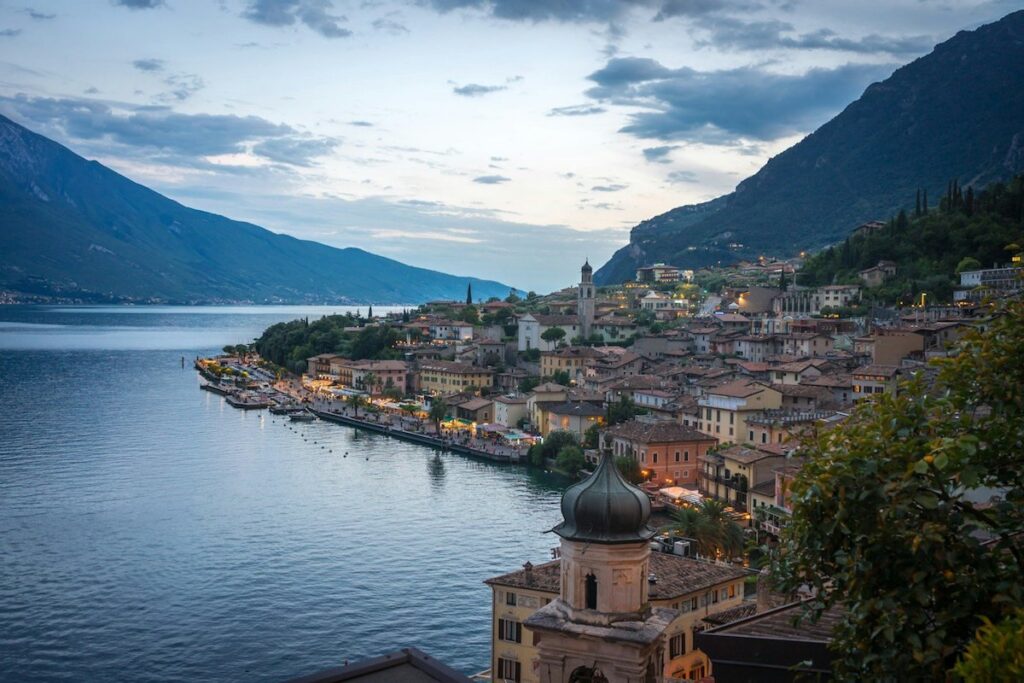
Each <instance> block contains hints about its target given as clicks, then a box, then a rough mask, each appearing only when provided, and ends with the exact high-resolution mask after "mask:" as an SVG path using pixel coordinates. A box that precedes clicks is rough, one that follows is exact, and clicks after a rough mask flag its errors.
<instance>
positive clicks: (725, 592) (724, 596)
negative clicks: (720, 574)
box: [722, 588, 729, 600]
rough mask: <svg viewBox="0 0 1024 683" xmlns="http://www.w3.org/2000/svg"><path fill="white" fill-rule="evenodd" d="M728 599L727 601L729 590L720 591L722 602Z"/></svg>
mask: <svg viewBox="0 0 1024 683" xmlns="http://www.w3.org/2000/svg"><path fill="white" fill-rule="evenodd" d="M728 599H729V589H728V588H723V589H722V600H728Z"/></svg>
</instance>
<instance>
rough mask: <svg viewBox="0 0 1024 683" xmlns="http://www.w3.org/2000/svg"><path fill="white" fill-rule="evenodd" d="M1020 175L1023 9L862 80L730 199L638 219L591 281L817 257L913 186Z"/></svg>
mask: <svg viewBox="0 0 1024 683" xmlns="http://www.w3.org/2000/svg"><path fill="white" fill-rule="evenodd" d="M1021 171H1024V10H1022V11H1017V12H1013V13H1011V14H1009V15H1007V16H1005V17H1003V18H1002V19H1000V20H999V21H997V22H994V23H991V24H987V25H985V26H981V27H979V28H977V29H975V30H973V31H960V32H958V33H957V34H956V35H955V36H953V37H952V38H950V39H949V40H946V41H944V42H942V43H939V44H938V45H936V47H935V48H934V49H933V50H932V52H931V53H929V54H927V55H925V56H923V57H920V58H918V59H916V60H914V61H912V62H910V63H909V64H906V65H904V66H902V67H900V68H898V69H896V71H894V72H893V74H892V75H891V76H890V77H889V78H887V79H885V80H884V81H881V82H878V83H872V84H871V85H869V86H868V87H867V88H866V89H865V91H864V94H863V95H861V97H860V98H858V99H857V100H855V101H854V102H852V103H850V104H849V105H847V107H845V108H844V109H843V111H841V112H840V113H839V114H837V115H836V116H835V117H833V118H832V119H831V120H830V121H828V122H827V123H825V124H823V125H822V126H820V127H819V128H818V129H817V130H815V131H814V132H812V133H811V134H809V135H808V136H807V137H805V138H804V139H803V140H801V141H800V142H798V143H797V144H795V145H793V146H792V147H790V148H789V149H787V150H785V151H784V152H781V153H780V154H778V155H776V156H775V157H773V158H771V159H769V160H768V161H767V162H766V163H765V165H764V166H763V167H762V168H761V169H760V170H759V171H758V172H757V173H755V174H754V175H752V176H750V177H749V178H747V179H745V180H743V181H742V182H741V183H739V185H737V187H736V189H735V190H734V191H733V192H731V193H728V194H726V195H723V196H721V197H718V198H716V199H714V200H711V201H710V202H704V203H702V204H696V205H687V206H682V207H677V208H675V209H672V210H670V211H667V212H665V213H663V214H660V215H658V216H654V217H652V218H650V219H648V220H646V221H643V222H641V223H640V224H638V225H637V226H636V227H634V228H633V230H632V231H631V232H630V242H629V244H628V245H626V246H625V247H623V248H621V249H619V250H618V251H617V252H616V253H615V254H614V255H613V256H612V258H611V259H610V260H609V261H608V263H606V264H605V265H603V266H602V267H601V268H599V269H598V270H597V272H596V273H595V274H594V279H595V281H596V282H598V284H611V283H614V282H622V281H624V280H627V279H631V278H632V277H633V271H635V269H636V268H637V267H639V266H641V265H645V264H646V263H648V262H652V261H665V262H669V263H672V264H673V265H676V266H681V267H699V266H704V265H711V264H714V263H716V262H734V261H736V260H739V259H741V258H751V257H754V256H757V255H759V254H761V253H772V254H773V255H778V256H788V255H792V254H793V253H796V252H798V251H801V250H805V249H818V248H821V247H824V246H827V245H828V244H831V243H834V242H835V241H837V240H839V239H841V238H842V237H844V236H845V235H846V234H847V233H848V232H849V231H850V230H851V229H852V228H853V227H855V226H856V225H857V224H859V223H862V222H864V221H867V220H873V219H885V218H888V217H889V216H891V215H892V214H894V213H896V212H898V211H899V209H900V208H904V207H908V206H909V205H910V204H911V203H912V202H913V198H914V194H915V190H916V189H917V188H924V189H927V190H928V191H929V193H930V194H931V196H932V197H934V198H936V199H937V197H938V196H939V194H940V192H941V191H942V190H943V188H944V187H945V186H946V183H947V182H948V181H949V180H951V179H953V178H958V179H960V181H961V184H962V185H964V186H966V185H975V186H976V187H982V186H984V185H986V184H987V183H989V182H991V181H994V180H1005V179H1008V178H1010V177H1012V176H1013V175H1014V174H1016V173H1020V172H1021ZM709 205H710V206H711V207H712V208H711V210H708V207H709ZM701 207H704V208H705V210H704V211H703V213H700V212H698V216H699V217H697V218H694V216H692V215H690V214H692V213H693V210H695V209H700V208H701ZM687 209H689V210H690V214H687V213H686V211H685V210H687ZM687 216H688V217H689V219H685V218H684V217H687ZM730 244H733V245H736V244H742V245H743V246H742V247H737V246H730ZM783 249H784V250H785V251H781V250H783Z"/></svg>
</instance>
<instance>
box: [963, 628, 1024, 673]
mask: <svg viewBox="0 0 1024 683" xmlns="http://www.w3.org/2000/svg"><path fill="white" fill-rule="evenodd" d="M983 621H984V622H985V623H984V625H983V626H982V627H981V628H979V629H978V635H977V637H975V639H974V641H972V642H971V644H970V645H969V646H968V648H967V652H966V653H964V657H963V659H961V660H960V662H958V663H957V665H956V673H957V674H959V675H960V676H961V677H962V678H963V679H964V680H965V681H966V682H967V683H1016V682H1017V681H1024V610H1017V612H1016V613H1015V614H1014V615H1013V616H1011V617H1007V618H1006V619H1003V620H1002V621H1001V622H999V623H998V624H993V623H992V622H991V621H989V620H988V619H987V618H984V617H983Z"/></svg>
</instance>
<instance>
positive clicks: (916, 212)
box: [914, 189, 921, 217]
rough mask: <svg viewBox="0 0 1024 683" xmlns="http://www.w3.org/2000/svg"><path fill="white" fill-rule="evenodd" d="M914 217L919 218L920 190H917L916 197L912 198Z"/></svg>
mask: <svg viewBox="0 0 1024 683" xmlns="http://www.w3.org/2000/svg"><path fill="white" fill-rule="evenodd" d="M914 216H915V217H920V216H921V190H920V189H918V190H917V196H916V197H915V198H914Z"/></svg>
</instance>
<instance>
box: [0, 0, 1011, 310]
mask: <svg viewBox="0 0 1024 683" xmlns="http://www.w3.org/2000/svg"><path fill="white" fill-rule="evenodd" d="M1022 5H1024V2H1010V1H1006V0H984V1H982V0H934V1H930V0H857V1H856V2H849V1H848V2H829V1H826V0H628V1H627V0H620V1H616V0H379V1H378V0H353V1H351V2H348V1H346V0H333V1H332V0H220V1H219V2H218V1H216V0H94V1H86V0H75V1H74V2H69V1H67V0H61V1H58V0H24V1H20V0H0V112H2V113H4V114H5V115H7V116H10V117H11V118H13V119H14V120H16V121H17V122H19V123H21V124H23V125H25V126H28V127H29V128H32V129H33V130H36V131H37V132H40V133H42V134H44V135H47V136H49V137H52V138H54V139H56V140H58V141H60V142H62V143H64V144H66V145H68V146H69V147H71V148H72V149H73V150H74V151H76V152H78V153H79V154H82V155H83V156H86V157H89V158H95V159H98V160H100V161H101V162H103V163H105V164H107V165H109V166H111V167H112V168H114V169H115V170H117V171H119V172H121V173H124V174H126V175H128V176H129V177H131V178H133V179H135V180H137V181H139V182H142V183H144V184H146V185H149V186H150V187H153V188H154V189H156V190H158V191H160V192H163V193H165V194H167V195H169V196H170V197H172V198H174V199H177V200H179V201H181V202H183V203H185V204H188V205H190V206H194V207H197V208H201V209H206V210H210V211H215V212H218V213H222V214H225V215H227V216H230V217H232V218H237V219H243V220H249V221H252V222H255V223H257V224H259V225H262V226H264V227H267V228H269V229H271V230H274V231H277V232H287V233H290V234H293V235H296V236H299V237H304V238H309V239H314V240H318V241H322V242H326V243H328V244H332V245H335V246H358V247H362V248H365V249H367V250H370V251H374V252H377V253H380V254H383V255H385V256H390V257H393V258H397V259H399V260H402V261H405V262H407V263H411V264H413V265H419V266H425V267H430V268H436V269H439V270H444V271H447V272H453V273H458V274H467V275H478V276H483V277H489V278H494V279H498V280H501V281H504V282H507V283H509V284H512V285H515V286H518V287H523V288H530V289H536V290H538V291H547V290H550V289H554V288H556V287H560V286H564V285H566V284H569V283H571V282H573V281H574V280H575V279H576V277H577V276H578V267H579V264H580V263H581V262H582V260H583V259H584V258H585V257H587V256H589V257H590V260H591V262H595V263H603V261H604V260H605V259H607V257H608V256H609V255H610V254H611V252H612V251H613V250H614V249H616V248H617V247H619V246H621V245H622V244H624V243H625V242H626V241H627V239H628V232H629V228H630V227H632V226H633V225H635V224H636V223H637V222H639V221H641V220H643V219H645V218H649V217H651V216H654V215H656V214H658V213H661V212H663V211H667V210H668V209H671V208H673V207H675V206H679V205H682V204H687V203H693V202H698V201H702V200H707V199H711V198H713V197H716V196H718V195H721V194H723V193H726V192H728V191H730V190H731V189H732V188H733V187H734V186H735V185H736V183H738V182H739V181H741V180H742V179H743V178H745V177H747V176H748V175H750V174H752V173H753V172H755V171H756V170H757V169H758V168H759V167H760V166H761V165H762V164H763V163H764V162H765V161H766V160H767V159H768V158H769V157H771V156H772V155H774V154H777V153H778V152H780V151H782V150H783V149H785V148H786V147H789V146H790V145H792V144H793V143H794V142H796V141H798V140H799V139H800V138H801V137H802V136H804V135H806V134H807V133H809V132H811V131H813V130H814V129H815V128H816V127H817V126H819V125H820V124H822V123H824V122H825V121H827V120H828V119H829V118H831V117H832V116H833V115H834V114H836V113H837V112H839V111H840V110H841V109H842V108H843V107H844V106H846V105H847V104H848V103H849V102H851V101H852V100H854V99H856V98H857V97H858V96H859V95H860V94H861V92H863V90H864V88H865V87H866V86H867V85H868V84H869V83H871V82H873V81H877V80H881V79H883V78H885V77H887V76H888V75H889V74H890V73H891V72H892V71H893V69H894V68H895V67H897V66H899V65H901V64H904V63H906V62H909V61H911V60H913V59H915V58H917V57H919V56H921V55H924V54H926V53H927V52H929V51H930V50H931V48H932V46H933V45H934V44H935V43H936V42H939V41H942V40H945V39H946V38H949V37H950V36H952V35H953V34H954V33H956V32H957V31H958V30H962V29H970V28H974V27H976V26H978V25H980V24H984V23H988V22H990V21H993V20H995V19H998V18H999V17H1001V16H1003V15H1005V14H1007V13H1008V12H1010V11H1012V10H1014V9H1017V8H1019V7H1020V6H1022Z"/></svg>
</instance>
